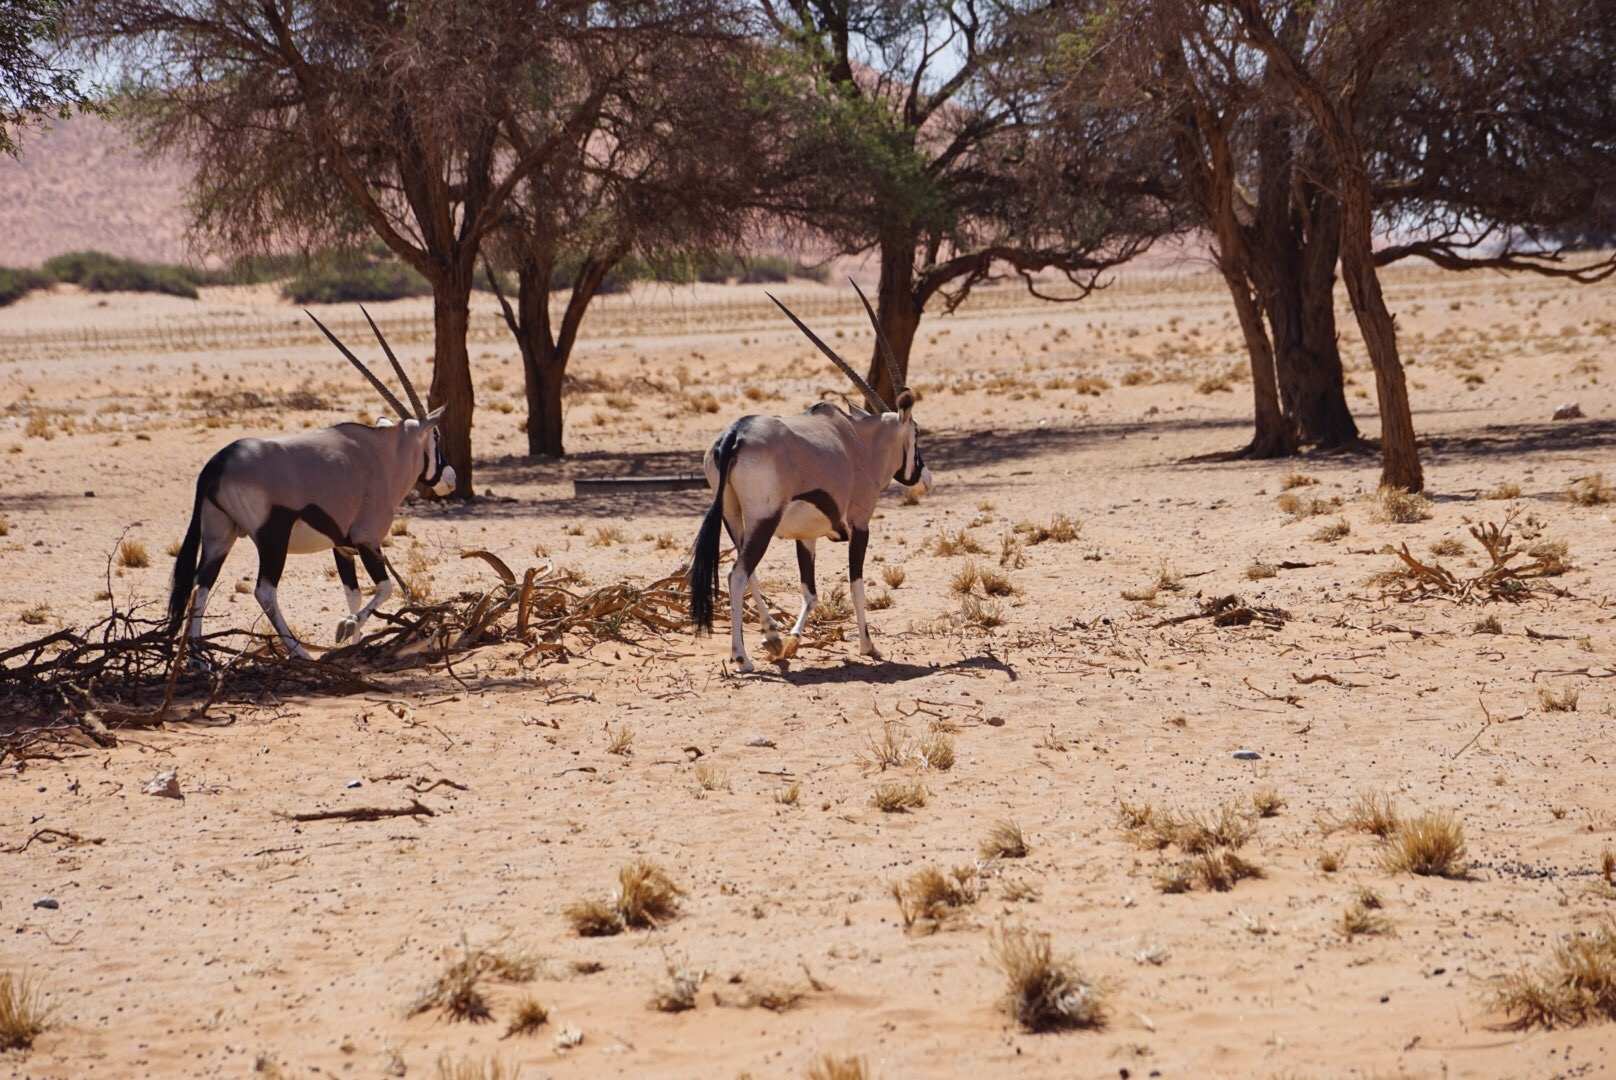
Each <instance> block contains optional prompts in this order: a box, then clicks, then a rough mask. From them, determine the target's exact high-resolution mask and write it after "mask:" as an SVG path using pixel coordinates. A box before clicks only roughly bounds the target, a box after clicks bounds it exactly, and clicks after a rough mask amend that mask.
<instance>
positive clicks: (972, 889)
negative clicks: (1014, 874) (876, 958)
mask: <svg viewBox="0 0 1616 1080" xmlns="http://www.w3.org/2000/svg"><path fill="white" fill-rule="evenodd" d="M977 894H978V882H977V877H976V870H975V868H973V867H969V866H958V867H955V868H954V870H953V871H952V872H951V873H947V874H945V873H943V872H942V871H941V870H939V869H937V868H936V867H935V866H927V867H923V868H922V869H920V870H917V871H915V872H914V873H913V874H911V875H910V876H909V878H908V880H907V881H904V882H893V883H892V898H893V899H894V900H896V901H897V903H898V914H899V916H900V917H901V918H902V919H903V928H904V929H905V930H912V929H914V928H915V927H916V926H917V925H919V926H921V927H923V928H925V929H931V930H935V929H936V928H937V927H938V926H939V925H940V924H941V923H942V922H943V920H944V919H946V918H947V917H948V916H949V915H951V914H952V913H953V912H955V911H957V910H958V909H959V908H962V907H965V906H967V905H969V904H974V903H976V898H977Z"/></svg>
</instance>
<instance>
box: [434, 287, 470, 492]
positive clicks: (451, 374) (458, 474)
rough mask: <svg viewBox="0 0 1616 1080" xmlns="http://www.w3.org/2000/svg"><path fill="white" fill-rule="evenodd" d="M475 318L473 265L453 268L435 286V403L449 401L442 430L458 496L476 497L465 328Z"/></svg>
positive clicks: (445, 403) (435, 404)
mask: <svg viewBox="0 0 1616 1080" xmlns="http://www.w3.org/2000/svg"><path fill="white" fill-rule="evenodd" d="M470 322H471V270H470V269H469V268H460V267H456V268H452V269H451V270H450V271H449V272H448V273H447V274H444V275H443V276H442V277H441V278H440V279H439V280H438V281H436V282H434V283H433V289H432V328H433V353H432V390H431V393H430V395H429V397H428V400H429V402H430V407H431V408H434V409H435V408H437V407H438V406H440V405H447V406H448V411H447V412H446V413H445V414H444V417H443V424H442V427H441V429H440V430H441V431H442V433H443V450H444V456H445V457H447V458H448V459H449V464H450V465H451V466H453V467H454V471H455V489H454V494H455V497H456V498H460V499H469V498H471V496H472V491H473V488H472V476H471V420H472V413H473V411H474V410H475V408H476V398H475V396H474V394H473V392H472V388H471V359H470V357H469V356H468V355H467V352H466V329H467V327H468V326H469V325H470Z"/></svg>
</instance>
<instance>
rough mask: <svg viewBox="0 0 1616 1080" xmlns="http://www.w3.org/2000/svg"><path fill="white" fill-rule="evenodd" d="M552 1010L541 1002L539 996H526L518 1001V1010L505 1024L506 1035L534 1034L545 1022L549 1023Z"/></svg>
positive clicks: (507, 1036) (509, 1036) (508, 1036)
mask: <svg viewBox="0 0 1616 1080" xmlns="http://www.w3.org/2000/svg"><path fill="white" fill-rule="evenodd" d="M549 1020H550V1010H549V1009H546V1008H545V1007H544V1005H543V1004H541V1003H540V1001H539V999H538V998H533V997H525V998H523V999H522V1000H521V1001H518V1002H517V1003H516V1011H515V1012H514V1013H512V1014H511V1021H510V1023H509V1024H507V1025H506V1026H505V1037H506V1038H507V1039H509V1038H511V1037H512V1036H513V1035H532V1034H533V1033H534V1032H536V1031H538V1030H539V1029H540V1028H541V1027H543V1026H544V1025H545V1024H547V1023H549Z"/></svg>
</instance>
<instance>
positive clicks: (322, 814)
mask: <svg viewBox="0 0 1616 1080" xmlns="http://www.w3.org/2000/svg"><path fill="white" fill-rule="evenodd" d="M396 817H437V815H436V814H434V813H433V812H432V808H431V807H430V806H426V805H423V804H422V802H421V800H419V799H411V800H410V805H408V806H398V807H387V806H356V807H354V808H353V809H352V810H316V811H314V812H312V813H306V814H287V815H286V818H287V820H289V821H380V820H382V819H383V818H396Z"/></svg>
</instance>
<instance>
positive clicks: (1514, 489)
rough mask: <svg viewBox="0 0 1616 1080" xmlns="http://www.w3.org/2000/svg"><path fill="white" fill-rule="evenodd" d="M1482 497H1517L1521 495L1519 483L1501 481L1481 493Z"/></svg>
mask: <svg viewBox="0 0 1616 1080" xmlns="http://www.w3.org/2000/svg"><path fill="white" fill-rule="evenodd" d="M1481 497H1482V498H1483V499H1518V498H1520V497H1521V485H1519V484H1510V483H1503V484H1499V485H1498V486H1497V487H1495V488H1491V489H1490V490H1487V491H1484V492H1482V493H1481Z"/></svg>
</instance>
